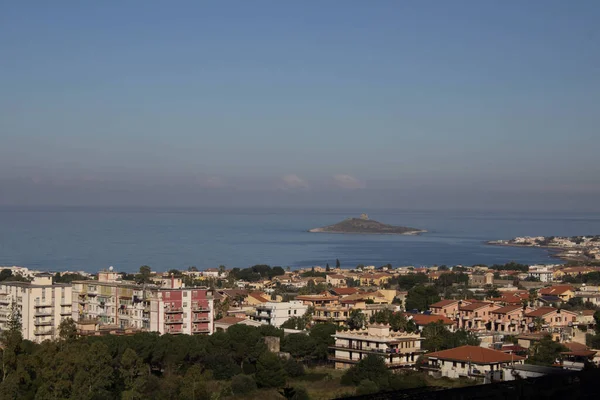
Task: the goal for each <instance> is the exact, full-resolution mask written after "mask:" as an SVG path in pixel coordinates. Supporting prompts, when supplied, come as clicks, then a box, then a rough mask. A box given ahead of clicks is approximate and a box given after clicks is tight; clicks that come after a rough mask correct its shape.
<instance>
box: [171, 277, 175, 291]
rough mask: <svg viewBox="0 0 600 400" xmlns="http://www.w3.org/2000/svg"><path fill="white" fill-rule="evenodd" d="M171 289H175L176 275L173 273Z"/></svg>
mask: <svg viewBox="0 0 600 400" xmlns="http://www.w3.org/2000/svg"><path fill="white" fill-rule="evenodd" d="M171 289H175V275H173V274H171Z"/></svg>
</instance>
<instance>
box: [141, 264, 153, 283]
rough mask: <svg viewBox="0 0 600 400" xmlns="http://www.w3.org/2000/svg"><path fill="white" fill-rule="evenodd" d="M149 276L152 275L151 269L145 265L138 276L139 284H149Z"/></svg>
mask: <svg viewBox="0 0 600 400" xmlns="http://www.w3.org/2000/svg"><path fill="white" fill-rule="evenodd" d="M150 275H152V269H151V268H150V267H149V266H147V265H142V266H141V267H140V272H139V275H138V281H139V283H149V282H150Z"/></svg>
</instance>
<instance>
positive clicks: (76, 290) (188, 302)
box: [72, 271, 214, 335]
mask: <svg viewBox="0 0 600 400" xmlns="http://www.w3.org/2000/svg"><path fill="white" fill-rule="evenodd" d="M171 286H172V287H170V288H161V287H159V286H157V285H138V284H135V283H133V282H126V281H122V280H120V276H119V274H117V273H116V272H114V271H102V272H100V273H99V274H98V280H97V281H74V282H73V293H72V298H73V319H74V320H75V321H78V322H89V321H95V322H97V323H98V325H100V326H104V327H111V326H112V327H115V328H116V329H134V330H142V331H150V332H159V333H161V334H164V333H170V334H182V333H185V334H190V335H192V334H211V333H212V332H213V319H214V311H213V310H214V303H213V292H212V290H208V289H203V288H180V287H179V288H178V287H177V286H178V285H177V280H174V279H171Z"/></svg>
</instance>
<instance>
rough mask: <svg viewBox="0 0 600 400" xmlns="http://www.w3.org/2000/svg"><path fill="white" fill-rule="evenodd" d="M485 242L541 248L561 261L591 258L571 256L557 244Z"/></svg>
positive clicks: (505, 245)
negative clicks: (536, 244)
mask: <svg viewBox="0 0 600 400" xmlns="http://www.w3.org/2000/svg"><path fill="white" fill-rule="evenodd" d="M485 244H488V245H492V246H504V247H523V248H529V249H543V250H546V251H547V252H548V253H549V255H550V257H551V258H556V259H558V260H562V261H591V260H588V259H587V258H586V257H572V256H569V255H566V254H565V253H564V252H565V249H564V248H563V247H558V246H539V245H538V246H535V245H530V244H516V243H503V242H498V241H496V240H488V241H486V242H485Z"/></svg>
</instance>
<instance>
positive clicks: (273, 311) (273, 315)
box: [250, 300, 308, 328]
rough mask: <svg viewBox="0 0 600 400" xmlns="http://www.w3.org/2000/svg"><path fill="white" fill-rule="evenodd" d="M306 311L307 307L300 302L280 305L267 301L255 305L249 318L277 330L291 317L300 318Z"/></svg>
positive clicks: (288, 302) (295, 301) (294, 301)
mask: <svg viewBox="0 0 600 400" xmlns="http://www.w3.org/2000/svg"><path fill="white" fill-rule="evenodd" d="M307 309H308V306H307V305H305V304H304V302H302V301H297V300H293V301H286V302H281V303H276V302H271V301H269V302H266V303H264V304H260V305H257V306H256V309H255V312H254V314H253V315H251V316H250V318H252V319H253V320H255V321H260V322H263V323H267V324H269V325H273V326H275V327H277V328H279V327H280V326H281V325H282V324H283V323H284V322H285V321H287V320H288V319H290V318H291V317H301V316H303V315H304V314H306V310H307Z"/></svg>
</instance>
